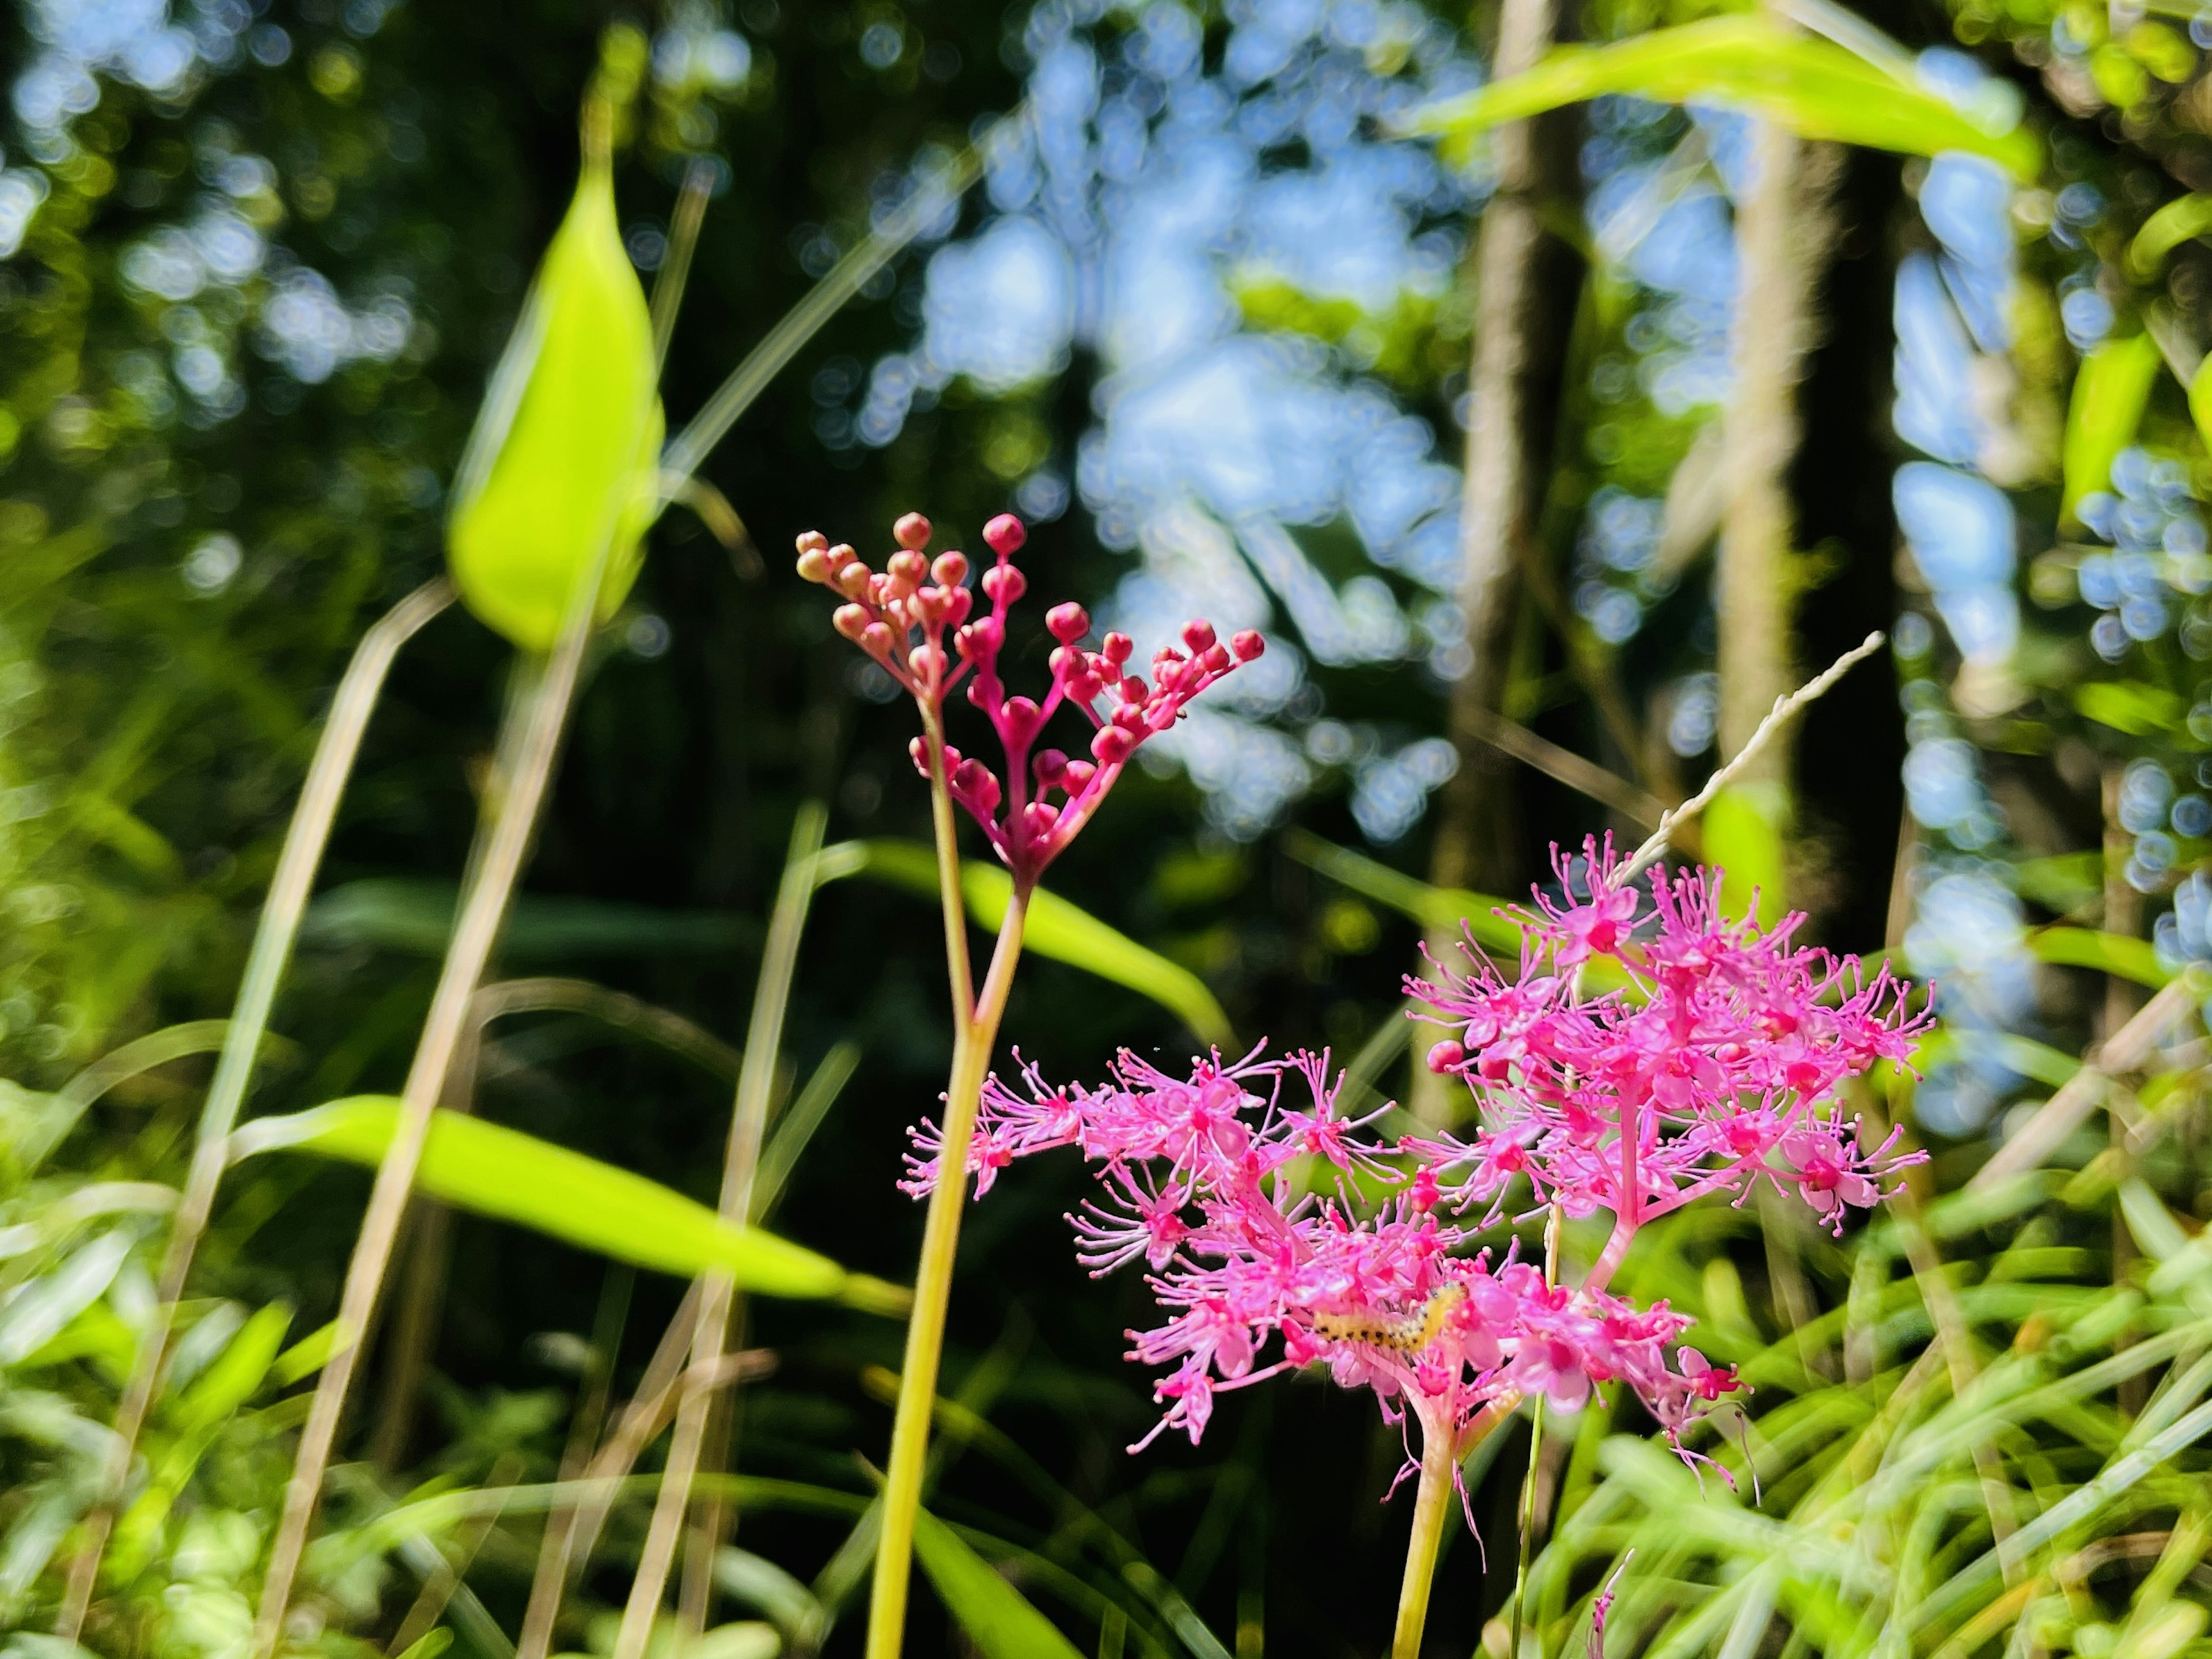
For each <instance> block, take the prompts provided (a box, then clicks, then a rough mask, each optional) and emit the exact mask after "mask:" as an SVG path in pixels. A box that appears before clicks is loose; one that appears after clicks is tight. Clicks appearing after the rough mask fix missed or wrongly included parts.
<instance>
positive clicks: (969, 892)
mask: <svg viewBox="0 0 2212 1659" xmlns="http://www.w3.org/2000/svg"><path fill="white" fill-rule="evenodd" d="M814 871H815V876H814V878H815V881H816V883H817V884H821V883H823V882H829V881H837V880H840V879H842V878H844V877H847V876H866V877H869V878H872V879H873V880H876V881H880V882H884V883H885V884H889V885H890V886H893V887H901V888H904V889H905V890H907V891H908V892H909V893H917V894H920V895H921V896H923V897H925V898H934V897H935V896H937V854H935V853H934V852H933V851H932V850H931V849H930V848H927V847H925V846H923V845H922V844H921V842H908V841H848V842H839V843H838V844H837V845H836V846H835V847H825V848H823V849H822V852H821V854H819V855H818V856H817V859H816V860H815V866H814ZM960 891H961V896H962V897H963V899H965V900H966V901H967V905H968V914H969V915H970V916H971V917H973V918H974V919H975V925H976V926H977V927H989V928H993V929H995V928H996V927H998V926H999V923H1000V921H1002V920H1004V918H1005V916H1006V904H1007V902H1008V900H1010V899H1011V898H1012V896H1013V891H1014V880H1013V878H1012V876H1010V875H1008V874H1007V873H1006V872H1005V871H1004V870H1001V869H1000V868H999V867H998V866H996V865H992V864H981V863H977V862H975V860H963V861H962V863H961V866H960ZM1023 944H1024V948H1026V949H1028V950H1030V951H1035V952H1036V954H1037V955H1038V956H1041V957H1048V958H1049V959H1051V960H1052V961H1054V962H1064V963H1066V964H1067V965H1068V966H1069V967H1071V968H1080V969H1083V970H1084V971H1085V972H1086V973H1091V974H1096V975H1097V976H1098V977H1099V978H1101V979H1103V980H1107V981H1111V982H1112V983H1114V984H1115V985H1121V986H1125V987H1127V988H1128V989H1130V990H1132V991H1135V992H1137V993H1139V994H1140V995H1143V996H1147V997H1150V998H1151V999H1152V1000H1153V1001H1154V1002H1157V1003H1158V1004H1159V1005H1160V1006H1161V1007H1163V1008H1165V1009H1166V1010H1167V1011H1168V1012H1170V1013H1172V1014H1174V1015H1176V1017H1177V1018H1180V1019H1181V1020H1182V1023H1183V1024H1186V1025H1188V1027H1189V1028H1190V1029H1191V1030H1192V1031H1193V1032H1194V1033H1195V1034H1196V1035H1197V1036H1198V1037H1199V1038H1200V1040H1201V1041H1202V1042H1210V1043H1213V1044H1215V1045H1217V1046H1218V1047H1220V1048H1234V1047H1236V1045H1237V1037H1236V1034H1235V1032H1234V1031H1233V1030H1231V1026H1230V1024H1229V1016H1228V1014H1227V1013H1226V1012H1225V1011H1224V1010H1223V1008H1222V1006H1221V1004H1220V1003H1219V1002H1218V1000H1216V999H1215V997H1214V994H1213V993H1212V991H1210V990H1208V989H1207V988H1206V981H1204V980H1202V979H1200V977H1199V976H1198V975H1196V974H1194V973H1192V972H1191V971H1190V969H1188V968H1185V967H1184V966H1183V965H1182V963H1176V962H1170V960H1169V959H1168V958H1167V957H1164V956H1162V955H1161V954H1160V953H1159V952H1158V951H1152V950H1147V949H1146V947H1145V946H1143V945H1139V944H1138V943H1137V941H1136V940H1134V939H1131V938H1130V937H1129V936H1128V935H1127V933H1122V932H1121V931H1120V930H1119V929H1118V928H1115V927H1109V926H1108V925H1107V924H1106V923H1104V922H1103V921H1099V920H1098V918H1097V917H1096V916H1094V915H1091V913H1090V912H1089V911H1088V910H1085V909H1083V908H1081V907H1079V906H1078V905H1073V904H1071V903H1069V902H1067V901H1066V899H1064V898H1061V897H1060V896H1058V895H1057V894H1054V893H1048V892H1047V891H1045V890H1044V889H1042V887H1040V888H1039V889H1037V890H1036V892H1035V893H1034V894H1032V895H1031V896H1030V914H1029V921H1028V925H1027V927H1026V929H1025V931H1024V935H1023Z"/></svg>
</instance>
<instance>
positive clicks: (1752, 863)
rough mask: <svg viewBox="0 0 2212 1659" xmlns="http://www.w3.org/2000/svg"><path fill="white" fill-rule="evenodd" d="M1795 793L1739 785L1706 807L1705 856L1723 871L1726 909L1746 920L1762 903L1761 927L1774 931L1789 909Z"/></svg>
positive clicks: (1723, 903) (1724, 792)
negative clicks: (1755, 904) (1755, 903)
mask: <svg viewBox="0 0 2212 1659" xmlns="http://www.w3.org/2000/svg"><path fill="white" fill-rule="evenodd" d="M1789 821H1790V796H1789V793H1788V792H1787V791H1786V790H1784V789H1783V788H1782V787H1780V786H1778V785H1776V784H1737V785H1735V786H1734V787H1730V788H1727V789H1723V790H1722V791H1721V792H1720V793H1719V794H1717V795H1716V796H1714V797H1713V799H1712V802H1711V805H1708V806H1707V807H1706V808H1705V857H1706V859H1707V860H1708V861H1709V862H1711V863H1712V864H1715V865H1717V866H1719V868H1720V870H1721V904H1722V908H1723V909H1724V910H1726V912H1727V913H1728V914H1729V915H1732V916H1734V915H1742V914H1744V912H1746V911H1747V910H1748V909H1750V908H1751V902H1752V899H1753V896H1754V895H1755V896H1757V897H1758V900H1759V926H1760V927H1772V926H1773V925H1774V924H1775V923H1776V922H1777V921H1779V920H1780V919H1781V917H1782V915H1783V912H1784V909H1786V908H1788V901H1789V891H1788V888H1787V885H1786V883H1787V879H1788V860H1789V856H1790V848H1789V842H1788V839H1787V829H1788V826H1789Z"/></svg>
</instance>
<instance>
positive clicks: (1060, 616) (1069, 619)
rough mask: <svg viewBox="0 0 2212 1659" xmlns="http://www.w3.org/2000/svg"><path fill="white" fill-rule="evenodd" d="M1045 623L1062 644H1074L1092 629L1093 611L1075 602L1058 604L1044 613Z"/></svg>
mask: <svg viewBox="0 0 2212 1659" xmlns="http://www.w3.org/2000/svg"><path fill="white" fill-rule="evenodd" d="M1044 625H1045V627H1046V628H1047V629H1048V630H1049V631H1050V632H1051V635H1052V636H1053V638H1054V639H1056V640H1058V641H1060V643H1061V644H1062V645H1073V644H1074V643H1075V642H1076V641H1078V640H1079V639H1081V638H1082V637H1083V636H1084V635H1085V634H1088V633H1089V632H1090V631H1091V613H1090V612H1089V611H1085V609H1084V608H1083V607H1082V606H1081V605H1076V604H1073V603H1070V604H1067V605H1054V606H1053V608H1052V609H1051V610H1049V611H1046V612H1045V613H1044Z"/></svg>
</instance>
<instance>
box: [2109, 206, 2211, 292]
mask: <svg viewBox="0 0 2212 1659" xmlns="http://www.w3.org/2000/svg"><path fill="white" fill-rule="evenodd" d="M2208 230H2212V196H2177V197H2174V198H2173V200H2172V201H2171V202H2168V203H2167V204H2166V205H2165V206H2164V207H2162V208H2160V210H2158V211H2157V212H2155V213H2154V214H2152V215H2151V216H2150V217H2149V218H2148V219H2146V220H2144V221H2143V222H2142V229H2141V230H2139V231H2137V232H2136V239H2135V240H2134V241H2132V242H2130V243H2129V244H2128V273H2129V275H2130V276H2133V277H2134V278H2135V279H2136V281H2137V282H2139V283H2148V282H2149V281H2150V280H2151V279H2152V278H2153V277H2154V276H2157V275H2158V272H2159V267H2160V266H2161V265H2163V264H2165V263H2166V255H2167V254H2169V253H2171V252H2173V250H2174V249H2176V248H2178V247H2179V246H2181V245H2182V244H2183V243H2184V242H2186V241H2190V240H2193V239H2195V238H2197V237H2199V236H2202V235H2203V234H2204V233H2205V232H2206V231H2208Z"/></svg>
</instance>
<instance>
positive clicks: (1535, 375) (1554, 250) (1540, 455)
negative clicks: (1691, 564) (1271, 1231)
mask: <svg viewBox="0 0 2212 1659" xmlns="http://www.w3.org/2000/svg"><path fill="white" fill-rule="evenodd" d="M1554 11H1555V8H1554V0H1503V4H1502V5H1501V6H1500V7H1499V9H1498V51H1497V54H1496V57H1495V59H1494V61H1493V73H1494V75H1495V76H1498V77H1503V76H1508V75H1514V74H1518V73H1519V72H1520V71H1522V70H1526V69H1528V68H1530V67H1531V66H1533V65H1534V64H1535V63H1536V61H1537V60H1538V59H1539V58H1541V57H1542V56H1543V54H1544V52H1545V49H1546V48H1547V46H1549V45H1550V44H1551V40H1552V33H1553V27H1555V23H1554ZM1570 119H1571V117H1569V116H1567V115H1566V114H1565V112H1561V113H1560V114H1557V115H1553V116H1547V117H1544V118H1540V119H1539V120H1537V121H1520V122H1514V123H1511V124H1509V125H1505V126H1502V127H1500V128H1498V130H1497V131H1496V132H1495V133H1494V134H1493V135H1492V155H1493V156H1494V157H1495V159H1496V162H1497V167H1498V187H1497V191H1496V193H1495V194H1494V195H1492V197H1491V200H1490V204H1489V205H1488V206H1487V207H1486V208H1485V209H1484V210H1483V213H1482V220H1481V223H1480V227H1479V228H1478V229H1477V231H1476V233H1475V241H1474V252H1473V255H1472V258H1471V259H1470V262H1469V264H1470V271H1471V276H1472V280H1473V283H1474V290H1475V315H1474V356H1473V359H1472V362H1470V364H1469V366H1468V393H1469V396H1470V408H1471V413H1470V416H1469V418H1468V428H1467V477H1466V487H1465V496H1464V499H1463V500H1462V503H1461V507H1460V605H1461V607H1462V610H1463V611H1464V612H1465V614H1466V618H1467V621H1466V627H1467V635H1466V638H1467V647H1468V661H1467V667H1466V671H1464V672H1463V673H1462V675H1461V676H1460V678H1458V679H1457V680H1456V681H1455V682H1454V684H1453V685H1452V692H1451V704H1450V715H1449V731H1450V735H1451V739H1452V743H1453V745H1454V747H1455V748H1456V749H1457V750H1458V751H1459V770H1458V772H1457V774H1456V775H1455V776H1454V777H1453V779H1452V781H1450V782H1449V784H1447V785H1446V786H1445V787H1444V790H1443V802H1442V805H1441V807H1440V809H1439V811H1438V812H1437V827H1436V841H1435V844H1434V848H1433V851H1432V853H1431V864H1430V879H1431V881H1433V882H1435V883H1436V884H1437V885H1438V886H1442V887H1472V888H1474V889H1475V890H1477V891H1479V892H1492V893H1495V892H1499V891H1501V890H1509V889H1510V888H1511V887H1512V886H1513V884H1514V882H1515V878H1516V875H1517V874H1518V872H1519V868H1520V860H1519V858H1518V856H1517V854H1516V846H1515V842H1516V835H1517V823H1516V813H1515V811H1514V802H1513V792H1512V788H1511V781H1512V774H1511V772H1510V767H1511V765H1512V763H1511V762H1510V761H1509V760H1508V759H1506V757H1504V756H1503V755H1501V754H1499V753H1498V751H1497V750H1495V749H1492V747H1491V746H1490V745H1489V744H1486V743H1485V742H1484V741H1483V740H1482V736H1481V733H1482V732H1483V731H1484V730H1485V728H1486V723H1485V721H1484V720H1483V716H1484V715H1485V714H1494V713H1497V712H1499V710H1500V708H1501V705H1502V703H1503V702H1504V692H1505V689H1506V681H1507V677H1508V670H1509V668H1510V659H1511V646H1512V635H1513V631H1514V623H1515V619H1516V616H1517V614H1518V611H1519V608H1520V599H1521V580H1520V571H1521V567H1522V562H1523V560H1524V559H1526V558H1527V557H1528V556H1529V553H1530V550H1531V545H1532V543H1533V541H1534V525H1535V519H1536V514H1537V511H1538V509H1539V507H1540V505H1541V501H1542V498H1543V489H1542V480H1543V476H1544V472H1545V469H1546V463H1547V461H1548V459H1549V456H1548V454H1547V450H1548V447H1549V443H1548V440H1549V435H1550V433H1551V429H1552V425H1553V418H1552V417H1553V405H1554V404H1555V403H1556V401H1557V392H1558V387H1557V386H1556V381H1557V379H1558V374H1559V364H1560V361H1561V359H1562V357H1563V356H1564V354H1565V325H1566V324H1567V322H1568V320H1569V310H1570V308H1569V307H1568V306H1567V305H1566V304H1565V302H1564V301H1563V299H1562V296H1563V295H1565V294H1566V292H1567V291H1568V289H1569V287H1570V284H1568V283H1565V282H1564V281H1561V280H1558V278H1559V277H1560V276H1562V275H1563V273H1562V272H1560V271H1559V270H1553V269H1552V267H1554V266H1557V265H1559V264H1562V263H1563V261H1571V258H1573V255H1572V253H1571V250H1568V249H1566V248H1565V246H1563V245H1561V244H1560V243H1559V241H1558V240H1557V239H1556V238H1553V237H1552V236H1550V235H1549V234H1547V232H1546V231H1545V230H1544V228H1543V227H1542V225H1541V223H1540V222H1539V216H1538V207H1537V202H1538V197H1539V195H1540V194H1541V192H1542V191H1544V190H1545V189H1546V188H1547V187H1548V188H1551V189H1553V190H1554V191H1559V193H1561V194H1565V193H1567V192H1566V191H1565V186H1566V185H1568V184H1569V182H1570V180H1571V173H1572V168H1573V164H1574V150H1573V145H1572V143H1571V138H1572V128H1571V126H1570V125H1565V123H1566V122H1567V121H1569V120H1570ZM1562 138H1565V139H1566V140H1567V141H1568V142H1565V143H1561V142H1559V140H1560V139H1562ZM1459 942H1460V934H1459V931H1458V929H1457V928H1455V927H1453V928H1437V929H1435V930H1433V931H1432V932H1431V935H1430V937H1429V939H1428V940H1427V945H1428V949H1429V951H1430V952H1431V955H1433V956H1435V957H1437V959H1438V960H1440V961H1443V960H1448V959H1449V958H1450V957H1453V956H1454V955H1455V952H1456V950H1457V947H1458V945H1459ZM1424 965H1425V964H1424ZM1424 1046H1425V1045H1422V1044H1420V1043H1419V1042H1416V1044H1415V1050H1416V1052H1415V1055H1414V1064H1413V1087H1412V1089H1411V1091H1409V1098H1408V1104H1409V1105H1411V1107H1412V1108H1413V1110H1414V1111H1415V1112H1416V1113H1418V1114H1419V1115H1420V1116H1421V1117H1422V1118H1423V1119H1425V1121H1431V1122H1442V1121H1445V1120H1446V1119H1448V1118H1449V1116H1450V1115H1452V1113H1453V1112H1454V1110H1455V1109H1456V1108H1457V1107H1458V1105H1459V1101H1458V1099H1457V1097H1455V1095H1453V1094H1452V1093H1451V1092H1450V1091H1448V1090H1446V1089H1445V1088H1444V1087H1443V1085H1442V1083H1441V1081H1440V1080H1439V1079H1435V1078H1433V1077H1432V1076H1431V1074H1430V1073H1429V1071H1428V1068H1427V1067H1426V1066H1424V1065H1423V1064H1421V1052H1420V1051H1421V1050H1422V1048H1424Z"/></svg>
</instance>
